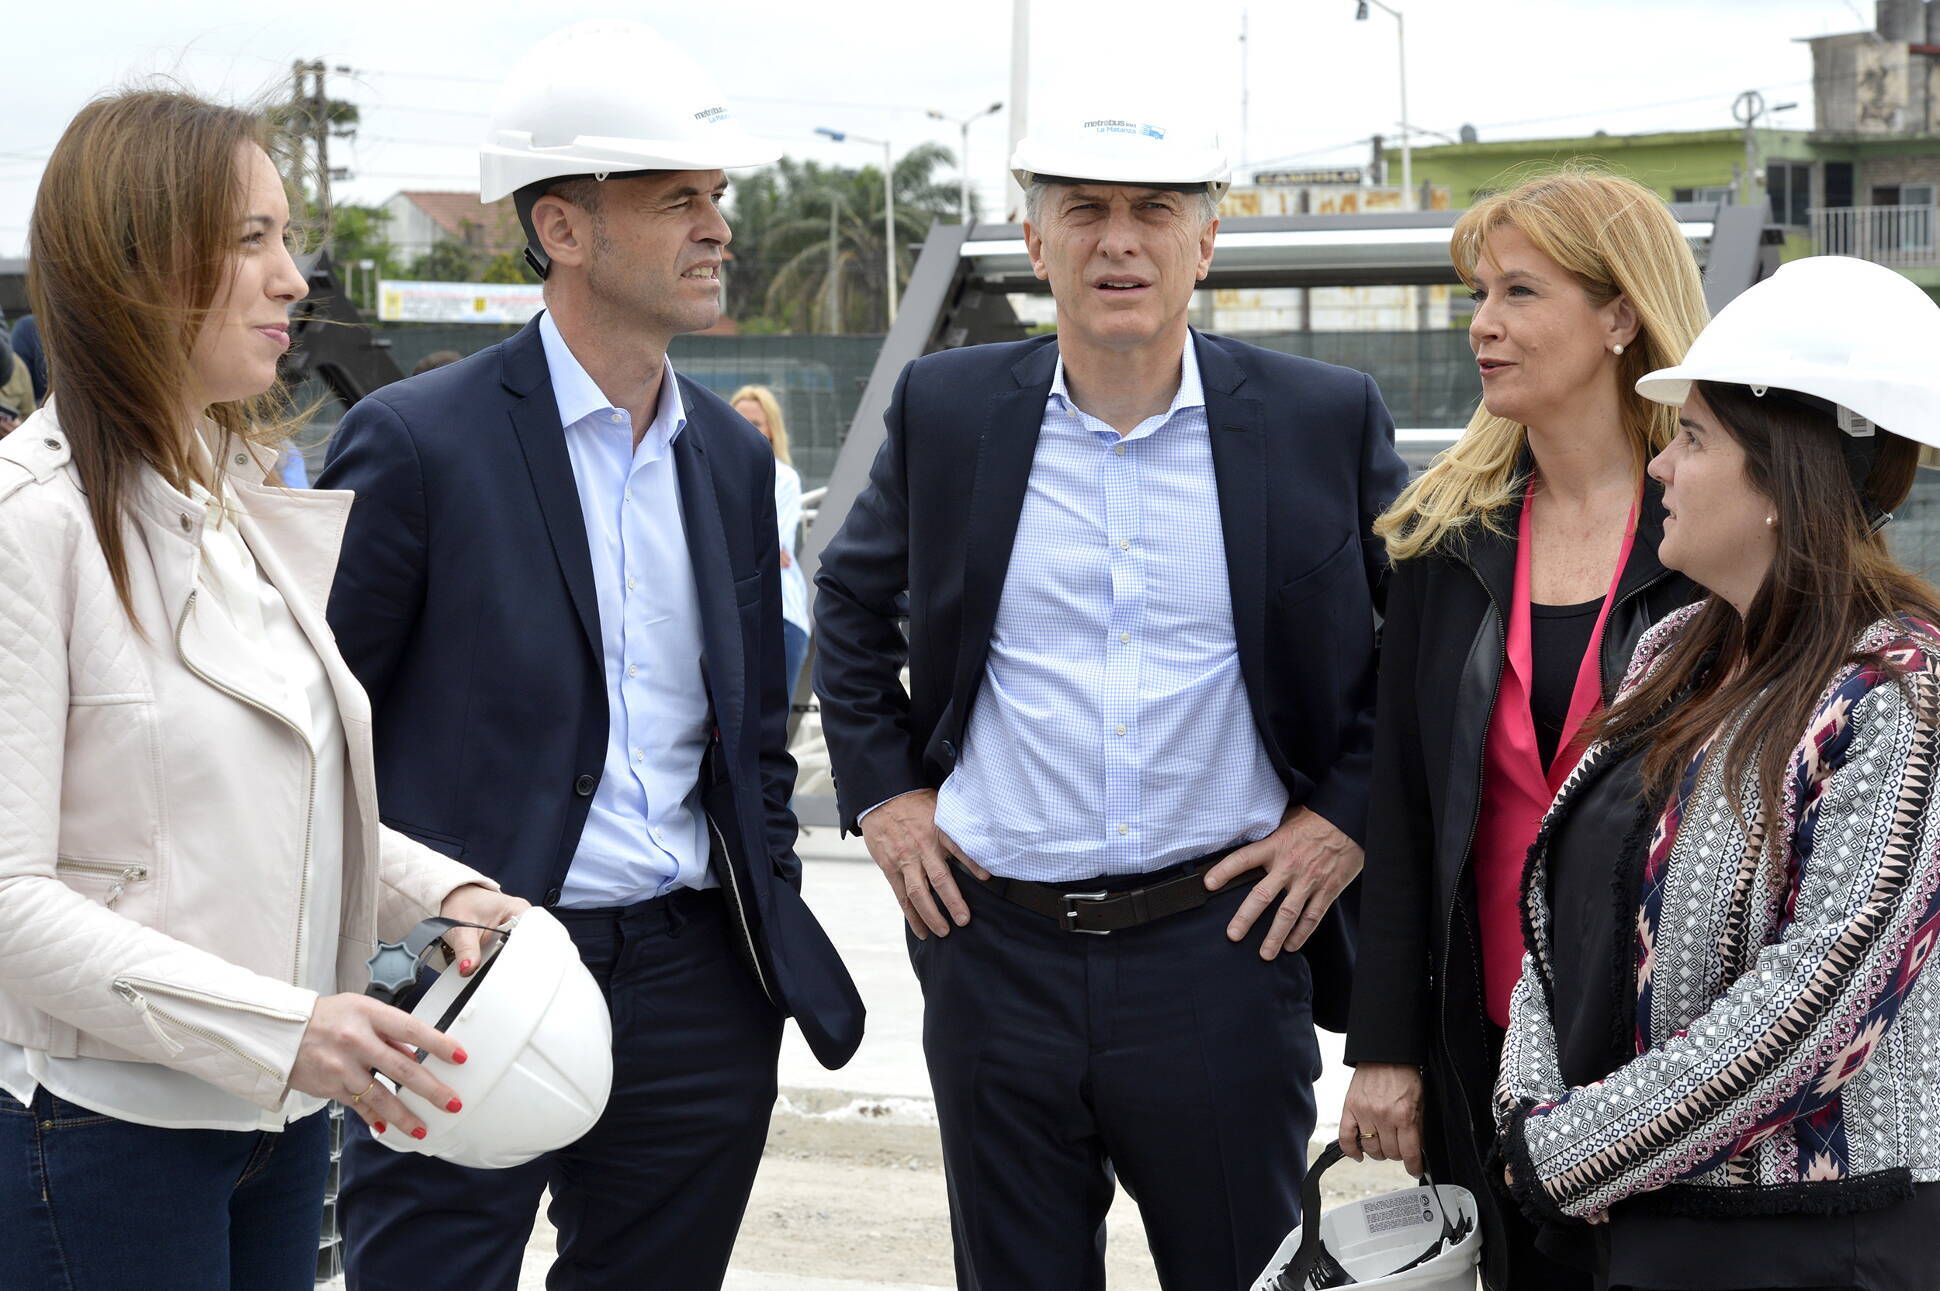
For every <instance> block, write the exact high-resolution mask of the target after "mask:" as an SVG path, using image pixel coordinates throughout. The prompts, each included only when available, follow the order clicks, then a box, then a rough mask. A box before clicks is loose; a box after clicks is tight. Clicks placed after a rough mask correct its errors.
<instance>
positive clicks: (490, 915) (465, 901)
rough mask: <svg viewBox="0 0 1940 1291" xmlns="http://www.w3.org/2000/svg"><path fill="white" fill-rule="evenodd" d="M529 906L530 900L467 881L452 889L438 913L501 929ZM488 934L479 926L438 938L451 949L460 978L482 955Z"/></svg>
mask: <svg viewBox="0 0 1940 1291" xmlns="http://www.w3.org/2000/svg"><path fill="white" fill-rule="evenodd" d="M531 908H532V903H531V902H530V901H526V900H522V899H520V898H519V897H515V896H510V895H508V894H506V893H504V892H495V891H493V890H492V889H491V888H487V887H480V886H479V885H478V884H476V883H467V884H465V885H464V886H463V887H460V888H453V889H452V892H451V895H450V896H448V897H446V898H445V900H444V904H443V905H441V906H439V907H438V913H439V914H440V915H443V916H444V917H445V918H447V919H456V920H458V922H460V923H475V924H478V925H480V927H481V928H503V927H504V926H505V925H506V924H508V923H510V922H512V920H514V919H516V918H518V917H519V916H520V915H522V914H524V913H525V912H526V911H527V910H530V909H531ZM489 936H491V934H490V933H488V932H483V931H481V930H480V928H453V929H451V930H450V931H449V932H447V933H445V934H444V936H443V937H442V938H440V940H441V941H443V942H444V943H445V945H446V947H447V948H449V949H450V951H451V960H452V962H453V963H454V964H457V965H458V975H459V976H460V977H470V976H471V975H472V973H473V972H475V971H476V970H477V968H478V965H479V963H480V962H481V961H482V960H483V959H484V958H485V955H484V950H485V938H486V937H489Z"/></svg>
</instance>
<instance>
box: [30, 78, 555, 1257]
mask: <svg viewBox="0 0 1940 1291" xmlns="http://www.w3.org/2000/svg"><path fill="white" fill-rule="evenodd" d="M273 142H274V141H273V137H272V135H271V133H270V131H269V129H268V127H267V126H266V125H265V123H264V122H263V120H262V119H261V118H260V117H258V116H255V115H253V114H250V113H246V112H243V111H240V110H237V109H233V108H228V107H222V106H218V105H216V104H213V103H209V102H206V101H203V100H201V99H197V98H194V97H192V96H190V95H188V94H184V93H180V92H173V91H133V92H126V93H121V94H116V95H111V96H108V97H104V98H100V99H96V100H95V101H94V102H93V103H90V104H89V105H88V106H87V107H86V108H84V109H82V111H81V112H80V114H79V115H78V116H76V117H75V119H74V121H73V122H72V123H71V124H70V125H69V126H68V128H67V131H66V133H65V134H64V135H63V136H62V138H61V141H60V142H59V143H58V144H56V145H55V147H54V150H53V153H52V155H51V156H49V158H48V160H47V167H46V170H45V172H44V174H43V176H42V179H41V183H40V189H39V192H38V194H37V196H36V199H35V202H34V214H33V217H32V224H31V226H30V228H29V231H28V245H29V246H30V248H31V249H32V257H31V262H32V268H31V269H30V271H29V277H28V293H29V296H30V298H31V299H32V300H33V302H34V307H35V310H34V312H35V313H36V314H37V315H38V316H39V318H40V321H41V323H42V324H43V325H44V327H45V334H46V342H47V354H48V358H49V361H50V366H51V368H52V370H53V373H54V375H55V378H56V385H57V387H58V389H59V390H60V396H59V398H58V400H54V401H50V402H49V405H48V407H47V408H45V409H43V410H42V411H40V412H38V413H36V414H35V415H34V416H33V417H32V418H31V419H30V420H29V422H28V423H27V425H26V426H25V427H24V428H23V429H22V431H20V432H17V433H15V434H14V435H11V436H9V437H8V438H7V439H6V440H5V441H4V442H3V443H0V588H4V589H5V594H4V598H3V599H0V620H3V621H4V630H0V728H3V729H4V732H5V734H4V737H3V738H4V742H5V745H6V750H7V769H6V771H5V773H4V774H0V1234H4V1237H0V1287H4V1288H7V1291H16V1289H18V1291H42V1289H43V1288H63V1289H65V1291H114V1289H118V1288H124V1287H143V1288H154V1289H155V1291H222V1289H223V1288H233V1289H234V1291H306V1289H307V1288H308V1287H310V1285H311V1284H312V1281H313V1279H314V1278H315V1274H316V1258H317V1237H318V1230H319V1226H320V1222H321V1214H322V1205H323V1189H324V1179H325V1175H326V1172H327V1171H328V1169H329V1164H330V1145H329V1131H328V1125H327V1118H326V1117H325V1115H324V1114H323V1110H322V1109H323V1108H324V1106H325V1105H326V1103H327V1102H328V1101H329V1100H331V1099H336V1100H337V1101H339V1102H341V1103H344V1104H346V1105H347V1106H348V1107H349V1108H350V1109H351V1110H352V1111H353V1112H355V1113H357V1115H359V1116H360V1117H362V1118H363V1120H364V1122H365V1123H367V1124H381V1123H390V1124H395V1125H397V1126H399V1127H400V1128H401V1129H405V1130H407V1131H412V1132H415V1133H416V1134H417V1135H418V1137H423V1135H424V1124H423V1122H421V1121H419V1120H417V1119H416V1118H415V1117H413V1116H412V1115H411V1114H410V1113H409V1112H408V1111H406V1110H405V1107H404V1105H403V1103H402V1102H401V1101H399V1100H398V1098H397V1097H396V1096H395V1095H393V1094H392V1093H391V1092H390V1091H389V1090H388V1089H387V1088H386V1087H385V1086H384V1085H383V1084H382V1083H380V1082H379V1081H377V1079H376V1076H377V1075H378V1074H382V1075H384V1076H387V1077H389V1078H391V1079H393V1080H396V1081H398V1082H400V1083H401V1084H403V1085H406V1086H408V1087H410V1088H411V1089H412V1090H413V1091H415V1092H416V1093H418V1094H419V1095H421V1096H423V1097H424V1098H426V1099H428V1100H429V1101H430V1102H431V1103H432V1104H433V1105H434V1106H439V1107H448V1108H449V1110H450V1111H453V1112H456V1111H458V1110H460V1108H459V1104H458V1103H457V1101H456V1095H455V1094H454V1093H453V1091H452V1090H451V1089H450V1088H449V1087H447V1086H446V1085H445V1084H444V1083H443V1082H441V1081H439V1080H437V1079H436V1078H435V1077H433V1076H432V1075H431V1073H430V1072H428V1071H427V1070H426V1069H425V1068H424V1067H423V1066H422V1065H421V1064H419V1063H418V1062H416V1061H413V1058H412V1052H413V1051H414V1050H416V1049H424V1050H428V1051H430V1052H433V1053H435V1054H437V1055H438V1056H439V1057H440V1058H443V1059H445V1060H447V1061H451V1062H463V1061H465V1060H466V1057H467V1055H464V1054H462V1053H461V1052H460V1051H459V1050H458V1049H457V1048H456V1046H454V1045H453V1044H452V1043H451V1041H450V1040H449V1039H448V1038H447V1037H445V1036H444V1035H442V1034H440V1033H439V1032H437V1031H435V1030H433V1029H432V1028H430V1027H429V1026H427V1025H425V1024H424V1023H422V1022H420V1021H418V1020H416V1019H414V1018H412V1017H411V1016H410V1015H409V1014H406V1013H403V1012H401V1011H399V1010H397V1009H394V1008H391V1007H390V1006H388V1005H385V1004H380V1003H378V1002H377V1001H375V1000H372V999H369V998H367V997H366V996H364V995H363V994H362V991H363V988H364V986H365V984H366V982H367V977H368V975H367V973H366V971H365V962H366V960H367V958H368V957H369V955H370V953H371V950H372V948H373V942H374V940H375V939H376V938H377V937H380V936H381V937H383V938H385V939H387V940H393V939H398V938H401V937H403V936H404V935H405V934H406V933H408V932H409V931H410V930H411V929H412V928H413V927H414V926H415V925H416V924H417V923H418V921H419V920H421V919H423V918H425V917H427V916H430V915H433V914H443V915H445V916H446V917H449V918H454V919H459V920H463V921H466V922H469V923H477V924H483V925H485V926H486V927H500V926H503V925H504V923H505V922H506V921H507V920H509V919H511V918H514V917H516V916H517V915H518V914H519V912H521V911H523V910H524V909H526V908H527V907H526V903H525V902H523V901H520V900H517V899H515V898H512V897H509V896H506V895H504V894H502V893H500V892H499V891H497V889H496V885H494V884H492V883H491V882H490V881H489V880H487V879H485V878H484V877H483V876H481V875H480V874H478V873H477V872H476V871H474V870H472V869H469V868H468V867H466V866H464V865H461V864H459V863H458V862H456V861H453V860H448V859H446V858H445V857H443V856H440V855H438V854H437V853H436V852H434V851H432V850H431V849H430V848H427V847H424V846H422V845H421V844H418V843H415V842H412V841H411V840H410V839H408V838H406V837H404V836H403V835H402V834H399V833H396V832H394V831H392V830H391V829H389V828H387V827H385V826H384V825H383V824H382V823H380V821H379V818H378V815H377V811H376V807H375V804H376V801H377V798H376V787H375V785H374V783H373V781H372V776H371V771H370V767H371V750H370V744H369V739H370V736H369V730H370V727H369V718H370V709H369V706H368V704H367V702H366V700H365V697H364V692H363V689H362V688H361V687H360V686H359V685H358V684H357V681H356V679H355V678H354V677H353V676H352V675H351V672H350V670H349V668H348V667H347V666H346V665H345V663H344V660H343V658H342V656H341V655H339V654H338V652H337V647H336V644H335V642H334V641H333V639H332V637H331V634H330V629H329V627H328V626H327V624H326V623H325V621H324V606H323V596H322V593H323V589H325V588H327V587H328V586H329V583H330V571H331V566H332V564H333V563H334V562H335V560H336V555H337V550H336V541H337V537H338V535H339V534H340V533H341V532H342V529H343V523H344V516H345V513H346V512H347V511H348V510H349V509H350V500H349V499H348V498H347V497H344V496H341V495H340V496H337V497H334V498H332V497H319V496H306V497H302V498H297V497H294V496H292V495H291V494H290V493H289V492H287V491H286V490H284V489H281V488H277V487H274V486H273V485H272V484H271V483H270V481H269V472H270V468H271V466H272V465H273V464H274V462H275V461H276V449H277V445H278V443H279V441H280V438H281V430H282V428H281V427H280V426H278V425H277V424H276V423H275V422H274V420H273V418H274V417H275V416H276V415H277V413H278V411H279V403H278V401H277V399H276V397H275V384H276V367H277V361H278V359H279V358H280V357H281V356H282V354H283V353H284V351H285V350H286V349H287V348H288V347H289V331H288V328H289V322H288V311H289V307H290V305H291V304H292V303H293V302H295V301H297V300H299V299H301V298H302V297H303V295H304V294H305V290H306V288H305V285H304V279H303V276H302V274H300V273H299V272H298V271H297V268H296V265H295V263H294V262H293V261H292V260H291V258H290V253H289V250H288V248H287V245H286V242H285V239H286V237H287V236H288V233H289V223H290V217H289V203H288V200H287V198H286V195H285V189H284V181H283V179H282V177H281V176H280V175H279V174H278V173H277V169H276V166H275V165H274V163H273V162H272V161H271V160H270V154H269V151H268V148H269V147H270V146H272V145H273ZM77 212H86V213H87V218H85V219H84V218H78V217H77V214H76V213H77ZM131 246H138V247H143V248H145V249H146V252H145V254H143V255H141V256H138V257H130V256H128V255H127V254H126V252H125V248H127V247H131ZM57 405H58V406H57ZM446 940H447V942H448V944H450V945H451V946H452V948H453V950H454V951H455V952H456V953H457V955H459V956H460V957H461V958H463V959H464V960H466V961H468V962H462V963H461V965H460V972H461V973H465V972H470V971H471V968H470V967H469V963H470V962H476V961H477V960H478V958H479V949H478V946H479V934H478V932H477V931H475V930H473V929H457V930H454V931H453V932H451V933H448V934H447V936H446ZM476 1057H477V1058H479V1059H485V1060H487V1061H489V1060H490V1057H491V1056H490V1055H488V1054H485V1053H483V1052H481V1053H479V1054H477V1055H476ZM434 1115H436V1113H434Z"/></svg>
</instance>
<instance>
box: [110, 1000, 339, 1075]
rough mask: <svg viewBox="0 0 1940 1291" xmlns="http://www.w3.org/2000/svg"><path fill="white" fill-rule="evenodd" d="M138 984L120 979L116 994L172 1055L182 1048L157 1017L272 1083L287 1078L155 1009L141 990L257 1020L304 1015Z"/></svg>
mask: <svg viewBox="0 0 1940 1291" xmlns="http://www.w3.org/2000/svg"><path fill="white" fill-rule="evenodd" d="M137 983H138V979H135V978H126V977H117V978H116V979H115V981H114V993H115V994H116V995H119V996H120V997H121V998H122V999H123V1000H126V1001H127V1002H128V1005H129V1006H130V1007H131V1008H133V1009H134V1010H135V1012H137V1013H139V1014H141V1018H142V1022H143V1024H144V1025H146V1026H147V1028H148V1031H149V1034H150V1035H152V1036H154V1037H155V1039H156V1040H157V1041H158V1042H159V1043H160V1044H161V1045H162V1047H163V1048H165V1049H167V1050H168V1052H169V1053H170V1054H178V1053H181V1052H182V1045H180V1044H179V1043H177V1042H176V1041H175V1039H174V1038H173V1037H171V1036H170V1035H169V1034H168V1033H167V1032H166V1031H164V1030H162V1026H161V1022H158V1021H156V1019H158V1018H159V1019H161V1020H162V1021H164V1022H167V1023H169V1024H170V1025H171V1026H173V1027H175V1028H177V1029H178V1030H182V1031H186V1032H188V1033H189V1034H190V1035H192V1036H195V1037H197V1038H198V1039H201V1040H204V1041H206V1042H208V1043H209V1044H211V1045H214V1046H215V1047H216V1048H218V1049H221V1050H222V1051H223V1052H225V1053H228V1054H231V1055H233V1056H235V1057H236V1058H237V1059H239V1060H241V1061H242V1062H245V1063H247V1064H248V1065H249V1066H251V1067H254V1068H255V1069H256V1070H257V1071H260V1072H262V1073H263V1074H264V1075H265V1076H268V1077H269V1078H270V1079H272V1080H282V1079H284V1073H283V1072H280V1071H278V1070H277V1069H276V1068H274V1067H272V1066H270V1065H269V1064H268V1063H266V1062H264V1061H263V1060H262V1059H261V1058H258V1057H256V1056H255V1055H253V1054H250V1053H246V1052H244V1051H243V1050H242V1049H241V1048H240V1047H238V1046H237V1045H236V1043H235V1042H234V1041H232V1040H229V1039H227V1038H225V1037H223V1036H220V1035H218V1034H216V1033H215V1032H214V1031H211V1030H209V1029H208V1028H207V1027H201V1026H197V1025H196V1024H195V1023H193V1022H190V1021H189V1020H188V1019H187V1018H184V1017H182V1016H181V1015H180V1014H178V1013H171V1012H169V1011H168V1010H167V1009H163V1008H158V1007H156V1006H155V1004H153V1003H152V1002H151V1001H150V1000H149V998H148V996H147V995H144V994H142V988H144V987H145V988H147V990H148V991H149V992H151V993H153V994H156V995H172V996H174V997H176V998H177V999H182V1000H196V1001H199V1002H201V1003H205V1004H213V1005H216V1006H218V1007H220V1008H226V1009H235V1010H237V1011H238V1012H242V1013H254V1014H256V1015H257V1016H258V1017H265V1018H274V1019H275V1020H277V1021H279V1022H302V1021H304V1020H305V1016H304V1015H303V1014H301V1013H291V1012H289V1011H288V1010H285V1009H272V1008H268V1007H265V1006H264V1005H261V1004H251V1003H249V1002H248V1001H245V1000H232V999H228V998H226V997H224V996H221V995H210V994H208V993H207V992H204V991H192V990H188V989H186V988H183V987H179V986H165V985H163V984H162V983H160V982H151V981H145V980H142V981H139V984H137Z"/></svg>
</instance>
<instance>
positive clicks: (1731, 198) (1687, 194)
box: [1671, 184, 1738, 206]
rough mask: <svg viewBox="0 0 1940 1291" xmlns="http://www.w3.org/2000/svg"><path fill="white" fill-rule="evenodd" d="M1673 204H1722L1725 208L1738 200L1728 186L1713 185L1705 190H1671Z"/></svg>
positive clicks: (1734, 190) (1734, 192) (1735, 191)
mask: <svg viewBox="0 0 1940 1291" xmlns="http://www.w3.org/2000/svg"><path fill="white" fill-rule="evenodd" d="M1671 200H1672V201H1673V202H1722V203H1724V204H1725V205H1726V206H1729V205H1731V204H1732V203H1733V202H1735V201H1737V200H1738V193H1737V190H1736V189H1734V188H1732V187H1731V185H1729V184H1713V185H1711V186H1710V187H1707V188H1673V189H1672V190H1671Z"/></svg>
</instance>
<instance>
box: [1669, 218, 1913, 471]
mask: <svg viewBox="0 0 1940 1291" xmlns="http://www.w3.org/2000/svg"><path fill="white" fill-rule="evenodd" d="M1694 381H1717V382H1723V383H1729V384H1732V385H1745V386H1751V387H1753V388H1754V389H1755V390H1760V391H1762V390H1765V389H1772V390H1795V391H1798V392H1799V393H1801V394H1809V395H1816V396H1817V397H1819V398H1821V399H1827V400H1830V401H1831V402H1833V403H1835V404H1837V405H1839V407H1841V408H1844V409H1847V410H1848V412H1849V413H1852V414H1857V416H1858V417H1859V418H1863V419H1864V421H1865V422H1870V423H1871V424H1872V426H1875V427H1878V428H1879V429H1880V430H1886V431H1891V432H1892V433H1893V434H1895V435H1900V436H1903V437H1904V438H1907V439H1911V440H1915V441H1917V442H1918V443H1920V444H1923V445H1926V446H1927V449H1929V450H1931V449H1934V448H1940V305H1935V304H1934V302H1933V299H1932V298H1931V297H1930V296H1928V295H1927V294H1926V292H1924V291H1922V290H1921V289H1920V288H1918V287H1916V286H1914V285H1913V283H1911V282H1910V281H1908V280H1907V279H1906V278H1904V277H1902V276H1900V275H1899V274H1897V273H1895V272H1893V271H1892V270H1891V269H1888V268H1886V267H1885V266H1884V265H1877V264H1874V263H1872V262H1871V261H1869V260H1856V259H1853V258H1852V257H1850V256H1810V257H1808V258H1806V259H1803V260H1794V261H1792V262H1791V263H1789V264H1784V265H1780V266H1779V269H1778V272H1777V273H1775V274H1773V275H1772V276H1771V277H1769V278H1767V279H1765V280H1764V281H1763V282H1761V283H1758V284H1756V285H1754V286H1752V287H1751V288H1749V289H1747V290H1746V291H1745V292H1743V293H1742V294H1741V295H1739V296H1738V297H1737V298H1735V299H1734V300H1732V301H1731V303H1730V304H1728V305H1726V306H1725V307H1724V308H1723V309H1721V310H1719V311H1718V315H1717V317H1716V318H1713V319H1712V320H1711V323H1710V325H1709V326H1707V327H1706V328H1705V329H1704V331H1703V332H1701V333H1699V334H1698V338H1697V340H1695V341H1693V342H1692V343H1691V348H1690V350H1689V352H1688V353H1686V354H1685V356H1684V361H1683V362H1682V363H1680V364H1678V365H1677V366H1676V367H1672V368H1662V369H1659V370H1658V371H1656V372H1652V373H1649V374H1648V375H1646V376H1644V377H1642V378H1640V379H1639V380H1638V382H1637V393H1638V394H1640V395H1642V396H1643V397H1644V398H1646V399H1649V400H1652V401H1653V402H1656V403H1663V404H1670V405H1672V406H1673V407H1682V406H1683V404H1684V402H1685V400H1687V399H1689V398H1690V396H1691V383H1692V382H1694ZM1840 424H1841V427H1842V428H1844V429H1846V430H1847V432H1848V433H1849V434H1861V435H1865V434H1871V433H1872V430H1871V427H1868V426H1865V425H1863V424H1861V423H1859V422H1857V421H1855V420H1854V419H1853V418H1852V417H1850V416H1842V417H1841V418H1840ZM1922 459H1923V461H1929V460H1930V455H1929V454H1927V453H1923V455H1922Z"/></svg>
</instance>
